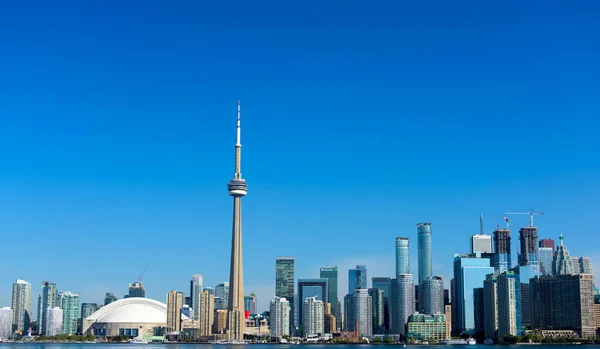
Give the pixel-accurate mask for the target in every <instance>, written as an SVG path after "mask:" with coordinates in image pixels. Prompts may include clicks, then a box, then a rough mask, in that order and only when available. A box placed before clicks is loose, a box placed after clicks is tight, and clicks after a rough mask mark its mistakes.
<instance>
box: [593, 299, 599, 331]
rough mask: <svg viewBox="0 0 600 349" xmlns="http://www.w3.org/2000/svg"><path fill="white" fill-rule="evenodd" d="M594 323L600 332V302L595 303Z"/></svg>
mask: <svg viewBox="0 0 600 349" xmlns="http://www.w3.org/2000/svg"><path fill="white" fill-rule="evenodd" d="M594 324H595V325H594V326H595V327H596V333H598V331H600V302H597V303H594Z"/></svg>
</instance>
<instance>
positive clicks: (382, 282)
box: [371, 277, 392, 333]
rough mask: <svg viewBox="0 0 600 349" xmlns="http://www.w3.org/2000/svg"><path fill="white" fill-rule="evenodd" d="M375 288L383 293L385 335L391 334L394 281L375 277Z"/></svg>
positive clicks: (373, 280) (373, 279)
mask: <svg viewBox="0 0 600 349" xmlns="http://www.w3.org/2000/svg"><path fill="white" fill-rule="evenodd" d="M371 280H372V282H373V288H376V289H379V290H382V291H383V325H384V329H385V333H390V330H391V328H392V322H391V299H392V279H391V278H389V277H374V278H372V279H371Z"/></svg>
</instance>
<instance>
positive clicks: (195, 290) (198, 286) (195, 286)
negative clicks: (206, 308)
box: [188, 274, 203, 320]
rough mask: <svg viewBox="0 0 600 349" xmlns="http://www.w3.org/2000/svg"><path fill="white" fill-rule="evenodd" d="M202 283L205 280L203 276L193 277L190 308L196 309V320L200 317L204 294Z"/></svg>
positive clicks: (195, 275) (196, 275)
mask: <svg viewBox="0 0 600 349" xmlns="http://www.w3.org/2000/svg"><path fill="white" fill-rule="evenodd" d="M202 282H203V278H202V275H201V274H194V275H192V280H190V298H191V301H192V304H191V305H190V306H191V307H192V309H194V320H198V318H199V317H200V294H201V293H202ZM188 305H189V304H188Z"/></svg>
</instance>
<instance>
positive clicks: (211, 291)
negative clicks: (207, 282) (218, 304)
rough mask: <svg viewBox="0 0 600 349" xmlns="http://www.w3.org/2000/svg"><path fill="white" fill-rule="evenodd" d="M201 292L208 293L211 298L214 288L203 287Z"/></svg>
mask: <svg viewBox="0 0 600 349" xmlns="http://www.w3.org/2000/svg"><path fill="white" fill-rule="evenodd" d="M202 291H208V293H210V294H212V295H213V296H214V295H215V288H214V287H210V286H209V287H205V288H204V289H203V290H202Z"/></svg>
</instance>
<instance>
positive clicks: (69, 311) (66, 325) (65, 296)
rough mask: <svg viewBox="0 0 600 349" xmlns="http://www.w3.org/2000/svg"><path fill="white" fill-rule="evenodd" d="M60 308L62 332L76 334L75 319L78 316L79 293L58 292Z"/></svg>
mask: <svg viewBox="0 0 600 349" xmlns="http://www.w3.org/2000/svg"><path fill="white" fill-rule="evenodd" d="M58 299H59V300H60V308H61V309H62V313H63V314H62V315H63V318H62V333H63V334H77V319H78V318H79V295H78V294H76V293H71V292H69V291H67V292H61V293H59V294H58Z"/></svg>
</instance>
